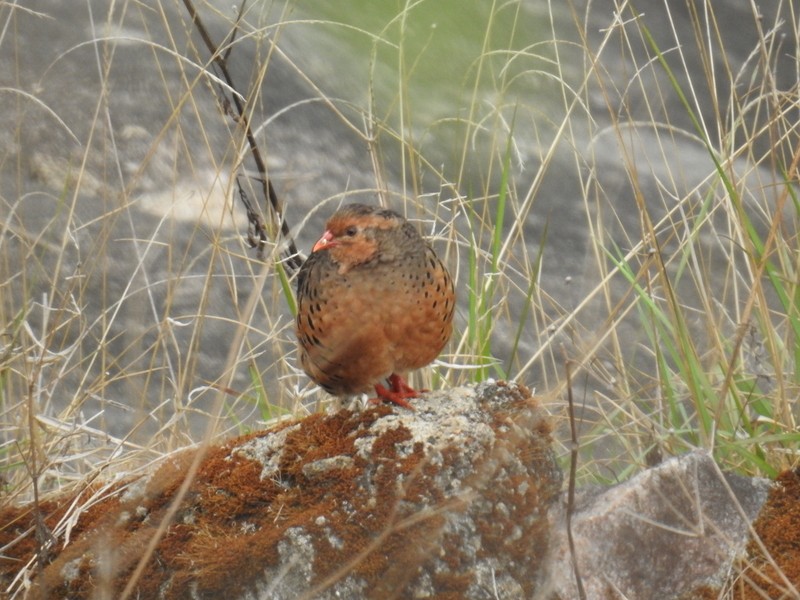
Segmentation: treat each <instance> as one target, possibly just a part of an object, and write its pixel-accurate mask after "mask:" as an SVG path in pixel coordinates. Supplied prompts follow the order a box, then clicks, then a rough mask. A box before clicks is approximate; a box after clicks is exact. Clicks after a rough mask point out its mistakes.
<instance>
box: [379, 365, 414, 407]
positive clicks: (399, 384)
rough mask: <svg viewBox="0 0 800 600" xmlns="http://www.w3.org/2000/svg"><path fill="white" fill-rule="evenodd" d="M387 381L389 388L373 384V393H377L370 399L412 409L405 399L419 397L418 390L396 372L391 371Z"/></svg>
mask: <svg viewBox="0 0 800 600" xmlns="http://www.w3.org/2000/svg"><path fill="white" fill-rule="evenodd" d="M387 381H388V382H389V389H386V388H385V387H384V386H382V385H381V384H380V383H376V384H375V394H376V395H377V398H373V399H372V400H371V401H373V402H375V403H378V402H380V401H384V402H391V403H392V404H396V405H397V406H402V407H403V408H407V409H409V410H414V407H413V406H411V404H409V403H408V401H407V399H410V398H419V394H420V392H418V391H417V390H415V389H414V388H412V387H411V386H410V385H408V383H406V380H405V379H403V378H402V377H401V376H400V375H398V374H397V373H392V374H391V375H389V377H388V379H387ZM422 391H427V390H422Z"/></svg>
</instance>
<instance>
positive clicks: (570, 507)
mask: <svg viewBox="0 0 800 600" xmlns="http://www.w3.org/2000/svg"><path fill="white" fill-rule="evenodd" d="M564 367H565V369H566V371H567V410H568V411H569V428H570V434H571V436H572V449H571V451H570V461H569V490H568V491H567V541H568V542H569V553H570V556H571V557H572V570H573V572H574V573H575V585H576V586H577V587H578V597H579V598H580V599H581V600H586V590H584V589H583V580H582V579H581V574H580V570H579V568H578V557H577V555H576V554H575V540H574V539H573V537H572V513H573V512H574V510H575V477H576V473H577V470H578V428H577V426H576V424H575V405H574V403H573V400H572V375H571V374H570V369H569V361H567V363H566V364H565V365H564Z"/></svg>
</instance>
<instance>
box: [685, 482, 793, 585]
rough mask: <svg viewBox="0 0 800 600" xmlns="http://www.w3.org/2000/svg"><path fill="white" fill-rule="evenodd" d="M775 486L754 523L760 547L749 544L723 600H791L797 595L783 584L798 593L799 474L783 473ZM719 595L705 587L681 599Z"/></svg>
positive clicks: (754, 542)
mask: <svg viewBox="0 0 800 600" xmlns="http://www.w3.org/2000/svg"><path fill="white" fill-rule="evenodd" d="M775 483H776V485H775V486H774V487H773V488H772V490H771V491H770V493H769V496H768V498H767V502H766V503H765V504H764V506H763V508H762V509H761V512H760V514H759V516H758V518H757V519H756V520H755V521H754V522H753V530H754V531H755V533H756V535H757V536H758V539H759V540H760V541H761V544H759V543H757V542H756V541H755V540H751V541H750V542H749V543H748V545H747V557H746V558H745V559H743V560H742V561H741V562H740V565H739V569H738V571H736V573H735V575H734V579H733V581H730V582H728V584H727V586H726V588H725V590H724V595H723V596H722V597H724V598H728V599H730V600H763V598H793V597H794V594H795V593H796V592H794V591H792V592H789V591H788V589H789V587H788V586H787V584H786V581H788V582H789V583H790V584H791V585H792V586H794V590H797V589H800V473H799V472H798V471H786V472H784V473H782V474H781V475H780V476H779V477H778V478H777V479H776V481H775ZM762 544H763V548H764V549H765V550H766V552H767V553H768V556H769V558H768V557H767V555H766V554H765V553H764V551H763V550H762ZM770 559H771V560H770ZM776 567H777V569H776ZM722 593H723V591H722V590H719V589H715V588H710V587H707V586H704V587H701V588H697V589H695V590H692V592H691V593H690V594H686V595H684V596H683V597H682V600H683V598H686V599H687V600H688V599H689V598H692V599H694V598H700V599H705V598H709V599H711V598H719V597H720V594H722Z"/></svg>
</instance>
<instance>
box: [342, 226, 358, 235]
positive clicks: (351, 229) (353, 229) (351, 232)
mask: <svg viewBox="0 0 800 600" xmlns="http://www.w3.org/2000/svg"><path fill="white" fill-rule="evenodd" d="M357 233H358V227H356V226H355V225H351V226H350V227H348V228H347V229H345V230H344V234H345V235H346V236H347V237H353V236H354V235H355V234H357Z"/></svg>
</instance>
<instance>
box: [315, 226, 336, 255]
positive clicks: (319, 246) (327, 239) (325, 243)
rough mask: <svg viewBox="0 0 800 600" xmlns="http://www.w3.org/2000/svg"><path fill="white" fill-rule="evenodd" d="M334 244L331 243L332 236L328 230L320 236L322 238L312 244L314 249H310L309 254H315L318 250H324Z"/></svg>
mask: <svg viewBox="0 0 800 600" xmlns="http://www.w3.org/2000/svg"><path fill="white" fill-rule="evenodd" d="M334 244H335V242H334V241H333V234H332V233H331V232H330V230H328V231H326V232H325V233H324V234H322V237H321V238H319V239H318V240H317V243H316V244H314V247H313V248H312V249H311V252H316V251H318V250H325V249H327V248H330V247H331V246H333V245H334Z"/></svg>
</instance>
